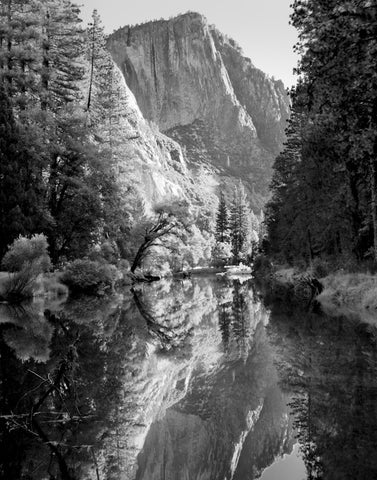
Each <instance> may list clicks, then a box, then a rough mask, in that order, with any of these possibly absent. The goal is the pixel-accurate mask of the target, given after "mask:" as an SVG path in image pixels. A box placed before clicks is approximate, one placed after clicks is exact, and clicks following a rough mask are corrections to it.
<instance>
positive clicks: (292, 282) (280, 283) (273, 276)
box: [254, 262, 377, 322]
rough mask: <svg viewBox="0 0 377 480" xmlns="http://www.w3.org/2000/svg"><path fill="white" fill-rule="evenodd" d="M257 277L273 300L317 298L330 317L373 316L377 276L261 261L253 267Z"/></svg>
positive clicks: (376, 296)
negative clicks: (318, 272) (325, 272)
mask: <svg viewBox="0 0 377 480" xmlns="http://www.w3.org/2000/svg"><path fill="white" fill-rule="evenodd" d="M254 273H255V277H256V280H257V281H258V282H259V283H261V284H262V285H263V291H264V293H265V294H266V295H268V296H270V297H271V298H272V299H281V300H289V301H294V302H299V303H311V302H313V301H316V302H318V303H319V305H320V306H321V308H322V310H323V311H324V312H325V313H327V314H329V315H331V316H340V315H353V316H355V315H356V316H357V317H359V318H368V320H370V319H371V318H374V317H376V322H377V275H373V274H371V273H347V272H344V271H341V270H340V271H337V272H334V273H331V274H329V275H323V276H320V275H315V274H314V273H313V270H311V269H308V270H306V271H304V272H302V271H298V270H297V269H295V268H293V267H282V266H276V265H275V266H273V265H271V264H269V265H267V262H265V263H264V264H263V268H258V266H257V268H256V271H255V272H254Z"/></svg>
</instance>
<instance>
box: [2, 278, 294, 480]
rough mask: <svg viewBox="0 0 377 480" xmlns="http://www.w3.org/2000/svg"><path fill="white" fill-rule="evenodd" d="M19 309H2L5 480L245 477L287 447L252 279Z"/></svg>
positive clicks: (155, 287)
mask: <svg viewBox="0 0 377 480" xmlns="http://www.w3.org/2000/svg"><path fill="white" fill-rule="evenodd" d="M28 308H29V310H28V312H29V313H27V312H26V311H25V312H18V316H17V315H16V316H15V315H14V314H9V311H7V312H6V313H4V311H3V310H2V311H1V312H0V315H1V318H2V322H1V341H0V354H1V358H0V366H1V373H0V374H1V382H2V385H3V386H4V388H3V389H2V390H1V394H0V408H1V417H0V423H1V428H0V432H1V434H0V457H1V458H0V465H1V470H0V473H1V475H0V477H1V478H7V479H12V478H17V479H23V478H25V479H26V478H27V479H29V480H34V479H35V480H37V479H38V480H39V479H41V478H51V479H52V478H54V479H69V480H74V479H80V480H82V479H83V480H85V479H93V478H101V479H106V480H113V479H114V480H115V479H119V478H125V479H134V478H138V479H148V480H153V479H160V478H161V479H162V478H165V479H168V478H171V479H176V478H187V479H194V478H195V479H197V478H201V479H203V480H205V479H208V480H211V479H213V478H225V477H227V478H231V477H232V476H233V477H234V478H240V479H241V478H245V479H246V478H248V479H249V478H250V479H253V478H257V475H258V474H259V473H260V472H261V471H262V470H263V468H265V467H266V466H268V465H269V464H270V463H271V462H272V461H273V459H274V458H275V457H276V455H279V454H282V453H284V452H287V451H290V449H291V448H292V445H291V438H292V433H291V425H290V423H289V420H288V416H287V407H286V398H285V397H284V396H282V395H281V393H280V391H279V389H278V388H277V386H276V382H277V375H276V371H275V368H274V366H273V355H272V353H273V352H272V350H271V347H270V345H269V342H268V338H267V336H266V330H265V324H266V323H267V319H268V315H267V313H266V312H265V310H264V308H263V307H262V305H261V303H260V302H259V301H258V300H257V299H256V298H255V296H254V294H253V292H252V289H251V288H250V286H249V285H248V284H246V283H245V284H241V283H240V282H238V281H236V280H235V281H229V282H226V281H225V282H224V281H222V280H221V281H220V280H216V279H197V280H192V281H191V280H185V281H183V282H158V283H155V284H151V285H145V286H143V287H142V288H139V289H135V290H134V291H132V292H124V294H123V295H121V296H120V295H119V296H114V297H111V298H106V299H94V298H90V297H88V298H81V299H80V300H75V301H71V302H68V303H66V304H64V305H59V306H58V307H56V308H52V307H51V308H44V307H41V308H39V309H36V308H35V306H32V305H31V306H29V307H28ZM30 312H32V314H30ZM30 315H31V316H30ZM20 332H22V333H21V337H17V335H20ZM22 335H23V336H22ZM20 338H21V340H20ZM28 338H29V340H30V341H28ZM35 338H41V341H40V343H41V347H40V348H39V350H38V349H37V348H36V347H35ZM42 339H43V341H44V343H43V342H42ZM33 345H34V346H33ZM42 347H43V348H42Z"/></svg>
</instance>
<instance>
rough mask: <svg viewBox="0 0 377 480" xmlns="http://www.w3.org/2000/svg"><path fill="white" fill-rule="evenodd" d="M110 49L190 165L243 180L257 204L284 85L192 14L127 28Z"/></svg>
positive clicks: (273, 150)
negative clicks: (182, 149) (180, 147)
mask: <svg viewBox="0 0 377 480" xmlns="http://www.w3.org/2000/svg"><path fill="white" fill-rule="evenodd" d="M108 48H109V50H110V52H111V54H112V56H113V59H114V61H115V62H116V64H117V65H118V67H119V68H120V70H121V71H122V73H123V75H124V78H125V80H126V83H127V85H128V86H129V88H130V90H131V91H132V92H133V94H134V95H135V98H136V101H137V103H138V105H139V107H140V110H141V112H142V114H143V115H144V117H145V118H146V119H147V120H149V121H150V122H153V123H155V124H156V125H157V127H158V128H159V130H160V131H162V132H164V133H165V134H166V135H168V136H169V137H171V138H173V139H174V140H176V141H177V142H178V143H179V144H180V145H181V146H182V147H184V149H185V151H186V157H187V160H188V166H189V167H190V168H191V169H193V168H196V167H198V166H202V165H206V168H208V169H210V170H211V171H212V174H213V175H214V176H217V177H218V176H220V177H222V179H224V178H228V179H229V178H233V180H234V178H242V180H243V181H244V182H245V185H246V186H247V187H248V191H249V193H250V199H251V200H252V204H253V207H254V208H255V209H258V208H260V207H261V206H262V205H263V202H264V201H265V199H266V197H267V187H268V183H269V180H270V173H271V165H272V161H273V158H274V157H275V156H276V154H277V152H278V151H279V149H280V148H281V146H282V142H283V139H284V128H285V122H286V119H287V117H288V110H289V105H288V97H287V95H286V93H285V91H284V87H283V84H282V83H281V82H280V81H274V80H272V79H270V78H268V77H267V76H266V75H265V74H263V73H262V72H261V71H260V70H258V69H256V68H255V67H254V66H253V65H252V63H251V61H250V60H249V59H247V58H245V57H244V56H243V55H242V51H241V49H240V47H238V46H237V45H236V44H235V42H234V41H233V40H231V39H229V38H227V37H226V36H224V35H222V34H221V33H220V32H218V31H217V30H216V29H215V28H214V27H211V26H210V25H209V24H208V23H207V20H206V19H205V18H204V17H203V16H202V15H199V14H197V13H187V14H184V15H180V16H178V17H176V18H174V19H171V20H167V21H165V20H161V21H157V22H150V23H146V24H143V25H139V26H136V27H124V28H122V29H120V30H118V31H116V32H115V33H114V34H112V35H111V36H110V37H109V39H108Z"/></svg>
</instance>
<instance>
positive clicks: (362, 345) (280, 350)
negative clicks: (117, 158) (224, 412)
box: [270, 305, 377, 480]
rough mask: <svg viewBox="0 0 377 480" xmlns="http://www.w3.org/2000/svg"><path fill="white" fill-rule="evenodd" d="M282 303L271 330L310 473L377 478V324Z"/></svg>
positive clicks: (313, 475) (326, 476) (322, 476)
mask: <svg viewBox="0 0 377 480" xmlns="http://www.w3.org/2000/svg"><path fill="white" fill-rule="evenodd" d="M282 308H284V307H282V305H279V306H274V307H273V309H272V315H271V330H270V331H271V337H272V338H273V341H274V344H275V346H276V352H277V354H278V363H277V365H278V370H279V374H280V377H281V383H282V386H283V388H284V389H285V390H286V391H288V392H290V393H292V394H293V400H292V402H291V409H292V411H293V414H294V417H295V426H296V428H297V431H298V439H299V442H300V446H301V450H302V452H303V455H304V459H305V462H306V466H307V471H308V478H313V479H314V478H320V479H329V480H330V479H331V480H333V479H335V480H336V479H352V480H357V479H360V480H361V479H369V478H376V476H377V459H376V456H375V449H376V447H377V380H376V379H377V376H376V373H377V349H376V346H377V345H376V337H377V328H376V326H371V325H367V324H362V323H360V322H357V321H354V320H352V319H349V318H337V319H335V318H330V317H326V316H323V315H320V314H316V313H313V312H311V313H310V312H309V313H308V312H300V311H297V310H289V309H288V310H287V309H286V311H285V312H283V313H282Z"/></svg>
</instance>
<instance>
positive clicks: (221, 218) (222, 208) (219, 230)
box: [215, 190, 229, 242]
mask: <svg viewBox="0 0 377 480" xmlns="http://www.w3.org/2000/svg"><path fill="white" fill-rule="evenodd" d="M215 238H216V241H217V242H227V241H228V240H229V218H228V207H227V204H226V200H225V196H224V192H223V191H222V190H221V191H220V199H219V206H218V210H217V216H216V234H215Z"/></svg>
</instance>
